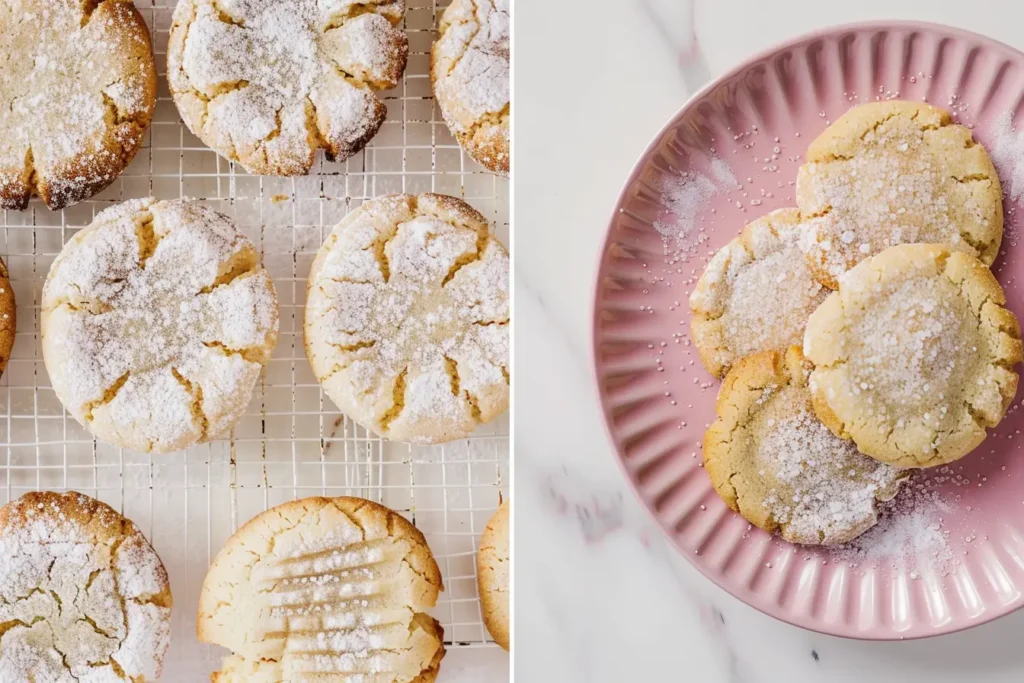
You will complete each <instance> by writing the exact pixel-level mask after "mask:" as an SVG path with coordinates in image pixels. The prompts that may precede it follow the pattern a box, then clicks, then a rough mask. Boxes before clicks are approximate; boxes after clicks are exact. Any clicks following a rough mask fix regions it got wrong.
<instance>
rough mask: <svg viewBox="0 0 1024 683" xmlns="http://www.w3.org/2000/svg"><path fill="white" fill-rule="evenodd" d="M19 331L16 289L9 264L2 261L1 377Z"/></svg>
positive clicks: (0, 311)
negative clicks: (12, 282) (15, 302)
mask: <svg viewBox="0 0 1024 683" xmlns="http://www.w3.org/2000/svg"><path fill="white" fill-rule="evenodd" d="M16 329H17V314H16V308H15V305H14V289H13V288H12V287H11V279H10V274H9V273H8V272H7V264H6V263H4V261H3V259H0V375H2V374H3V372H4V370H6V369H7V361H9V360H10V359H11V349H13V348H14V334H15V330H16Z"/></svg>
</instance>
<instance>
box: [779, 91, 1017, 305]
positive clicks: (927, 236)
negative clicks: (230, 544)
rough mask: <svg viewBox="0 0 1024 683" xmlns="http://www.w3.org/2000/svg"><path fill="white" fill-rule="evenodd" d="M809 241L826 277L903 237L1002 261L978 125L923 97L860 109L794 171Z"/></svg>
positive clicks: (996, 189)
mask: <svg viewBox="0 0 1024 683" xmlns="http://www.w3.org/2000/svg"><path fill="white" fill-rule="evenodd" d="M796 198H797V204H798V205H799V206H800V211H801V212H802V213H803V215H804V217H805V218H806V219H807V227H808V231H807V234H806V237H805V239H804V240H803V242H802V245H801V246H802V247H803V248H804V250H805V252H806V253H807V256H808V259H809V260H810V262H811V265H812V267H813V268H814V270H815V274H816V276H817V277H818V279H819V281H820V282H822V284H825V285H826V286H828V287H831V288H832V289H835V288H836V286H837V279H838V277H839V276H840V275H841V274H842V273H844V272H846V271H847V270H848V269H849V268H852V267H853V266H854V265H855V264H857V263H858V262H860V261H861V260H863V259H865V258H867V257H869V256H873V255H874V254H877V253H879V252H880V251H882V250H884V249H886V248H887V247H890V246H894V245H897V244H906V243H921V242H929V243H930V242H935V243H943V244H949V245H952V246H953V248H955V249H957V250H959V251H963V252H965V253H967V254H970V255H971V256H975V257H977V258H979V259H980V260H981V261H982V262H984V263H985V264H986V265H991V264H992V262H993V261H995V258H996V254H997V253H999V244H1000V242H1001V240H1002V236H1003V195H1002V190H1001V188H1000V185H999V176H998V175H997V174H996V169H995V167H994V166H993V165H992V161H991V159H989V156H988V153H987V152H986V151H985V148H984V147H983V146H981V145H980V144H978V143H976V142H975V141H974V139H973V137H972V136H971V131H970V130H969V129H968V128H966V127H965V126H961V125H957V124H954V123H953V119H952V117H951V116H950V115H949V113H948V112H945V111H943V110H941V109H938V108H937V107H933V106H932V105H930V104H926V103H924V102H901V101H889V102H872V103H871V104H865V105H861V106H859V107H856V108H854V109H852V110H850V111H849V112H847V113H846V114H845V115H843V116H842V117H841V118H840V119H839V120H838V121H836V122H835V123H833V124H832V125H831V126H829V127H828V129H826V130H825V132H824V133H822V134H821V135H820V136H819V137H818V138H817V139H816V140H815V141H814V142H813V143H811V145H810V147H809V148H808V149H807V163H805V164H804V165H803V166H801V167H800V171H799V173H798V175H797V190H796Z"/></svg>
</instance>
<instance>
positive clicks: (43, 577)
mask: <svg viewBox="0 0 1024 683" xmlns="http://www.w3.org/2000/svg"><path fill="white" fill-rule="evenodd" d="M0 598H2V600H0V680H4V681H47V683H75V682H76V681H80V680H81V681H95V682H96V683H101V682H104V683H105V682H109V683H115V682H117V681H124V680H131V681H136V682H137V683H144V682H145V681H155V680H157V679H158V678H159V677H160V670H161V668H162V662H163V658H164V654H165V653H166V652H167V647H168V645H170V642H171V625H170V619H171V603H172V600H171V589H170V585H169V583H168V581H167V572H166V571H165V570H164V566H163V564H162V563H161V562H160V558H159V557H157V554H156V552H155V551H154V550H153V548H152V546H150V544H149V542H148V541H147V540H146V538H145V537H144V536H143V535H142V532H141V531H139V528H138V527H137V526H135V524H133V523H132V522H131V521H130V520H127V519H125V518H124V517H122V516H121V515H119V514H118V513H117V512H115V511H114V510H113V509H111V508H110V507H109V506H107V505H106V504H104V503H101V502H99V501H98V500H94V499H92V498H90V497H88V496H84V495H82V494H80V493H75V492H71V493H64V494H60V493H51V492H40V493H35V492H33V493H26V494H25V495H24V496H22V497H21V498H19V499H18V500H16V501H13V502H11V503H8V504H7V505H6V506H4V507H3V509H0Z"/></svg>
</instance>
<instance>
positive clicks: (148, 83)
mask: <svg viewBox="0 0 1024 683" xmlns="http://www.w3.org/2000/svg"><path fill="white" fill-rule="evenodd" d="M18 7H19V8H21V9H22V10H24V12H22V11H9V12H5V13H3V15H0V34H2V35H3V36H4V40H3V41H2V43H0V63H2V64H4V76H5V78H4V80H3V83H2V85H0V90H2V93H0V96H2V99H3V101H4V106H3V107H0V130H3V131H4V134H3V139H2V140H0V206H2V207H3V208H15V209H16V208H23V206H24V203H25V202H27V200H28V197H29V195H30V194H40V193H41V194H42V195H43V197H44V199H46V201H47V203H48V204H49V205H50V206H51V208H62V207H64V206H67V205H69V204H72V203H74V202H77V201H80V200H82V199H84V198H86V197H87V196H89V195H90V194H92V193H94V192H96V191H98V190H99V189H102V187H104V186H106V185H107V184H109V183H110V182H111V181H112V180H113V179H114V178H115V177H116V176H117V174H118V173H120V171H121V169H122V168H123V167H124V165H125V164H127V162H128V161H129V160H130V159H131V157H132V156H133V155H134V154H135V151H136V149H137V148H138V145H139V143H140V141H141V138H142V135H143V132H144V130H145V128H146V126H147V125H148V124H149V118H150V116H151V114H152V111H153V105H154V101H153V98H154V92H153V91H154V90H155V80H156V73H155V69H154V66H153V61H152V53H151V51H150V48H149V40H148V34H147V33H146V27H145V24H144V23H143V21H142V19H141V17H140V16H139V14H138V13H137V12H136V11H135V9H134V7H133V6H132V4H131V3H130V2H125V1H123V0H109V1H108V2H105V3H102V4H101V5H100V6H99V7H96V9H95V10H94V11H93V13H92V15H91V16H88V18H87V17H86V16H85V15H84V13H83V12H84V10H83V8H84V7H85V5H83V4H80V3H73V2H58V3H43V4H35V3H28V4H19V5H18ZM33 171H34V172H35V174H36V175H35V178H33V177H32V172H33Z"/></svg>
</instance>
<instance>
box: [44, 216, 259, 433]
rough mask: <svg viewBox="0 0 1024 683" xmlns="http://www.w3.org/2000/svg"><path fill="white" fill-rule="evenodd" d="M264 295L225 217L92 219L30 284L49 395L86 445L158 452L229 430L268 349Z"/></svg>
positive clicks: (253, 255)
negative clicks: (38, 298)
mask: <svg viewBox="0 0 1024 683" xmlns="http://www.w3.org/2000/svg"><path fill="white" fill-rule="evenodd" d="M277 328H278V313H277V297H276V295H275V293H274V285H273V283H272V282H271V280H270V275H269V274H268V273H267V271H266V270H265V269H264V268H263V267H262V266H261V265H260V263H259V255H258V254H257V252H256V249H255V247H254V246H253V244H252V243H251V242H250V241H249V240H248V239H246V238H245V237H244V236H243V235H242V234H241V233H240V232H239V231H238V229H237V228H236V227H235V226H234V224H233V223H232V222H231V221H230V220H229V219H228V218H227V217H226V216H224V215H222V214H219V213H217V212H215V211H213V210H211V209H209V208H207V207H205V206H203V205H202V204H199V203H197V202H194V201H189V200H176V201H156V200H154V199H140V200H132V201H129V202H125V203H124V204H121V205H119V206H115V207H112V208H110V209H107V210H106V211H103V212H101V213H99V214H98V215H97V216H96V218H95V220H94V221H93V223H92V225H90V226H89V227H88V228H85V229H84V230H82V231H80V232H79V233H77V234H76V235H75V236H74V237H73V238H72V239H71V240H70V241H69V242H68V243H67V244H66V245H65V246H64V249H63V251H61V253H60V255H59V256H58V257H57V259H56V260H55V261H54V263H53V265H52V266H51V268H50V273H49V275H48V277H47V278H46V284H45V285H44V287H43V297H42V336H43V360H44V361H45V362H46V369H47V371H48V372H49V374H50V379H51V380H52V382H53V388H54V391H55V392H56V394H57V397H58V398H60V400H61V402H62V403H63V404H64V407H65V408H66V409H67V410H68V412H69V413H71V415H72V416H73V417H74V418H75V419H76V420H78V421H79V422H80V423H81V424H82V425H84V426H85V427H87V428H88V429H89V431H91V432H92V433H93V434H95V435H96V436H97V437H98V438H100V439H103V440H104V441H108V442H110V443H113V444H115V445H117V446H121V447H123V448H130V449H133V450H137V451H143V452H151V451H152V452H157V453H165V452H169V451H174V450H178V449H181V448H185V447H187V446H191V445H193V444H197V443H201V442H204V441H208V440H210V439H214V438H216V437H218V436H219V435H221V434H223V433H224V432H226V431H228V430H229V429H230V428H231V426H232V425H233V424H234V423H235V421H236V420H237V419H238V417H239V416H240V415H241V414H242V412H243V411H244V410H245V407H246V405H247V404H248V403H249V398H250V395H251V393H252V388H253V385H254V384H255V383H256V380H257V378H258V377H259V374H260V371H261V370H262V368H263V366H264V365H266V364H267V362H268V361H269V359H270V354H271V351H273V348H274V345H275V343H276V342H277Z"/></svg>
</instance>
